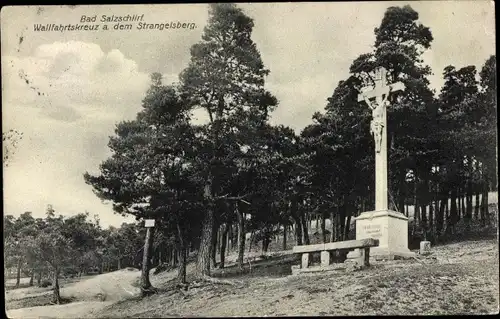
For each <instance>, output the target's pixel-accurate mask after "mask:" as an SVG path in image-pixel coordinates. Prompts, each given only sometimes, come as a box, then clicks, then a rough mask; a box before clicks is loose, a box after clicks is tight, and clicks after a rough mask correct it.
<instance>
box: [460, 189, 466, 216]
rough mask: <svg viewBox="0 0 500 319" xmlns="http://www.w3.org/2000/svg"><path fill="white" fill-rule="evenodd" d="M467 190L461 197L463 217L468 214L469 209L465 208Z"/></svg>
mask: <svg viewBox="0 0 500 319" xmlns="http://www.w3.org/2000/svg"><path fill="white" fill-rule="evenodd" d="M465 194H466V192H465V190H464V191H463V194H462V196H461V197H460V206H461V208H462V209H461V216H462V218H465V216H466V214H467V211H466V209H465Z"/></svg>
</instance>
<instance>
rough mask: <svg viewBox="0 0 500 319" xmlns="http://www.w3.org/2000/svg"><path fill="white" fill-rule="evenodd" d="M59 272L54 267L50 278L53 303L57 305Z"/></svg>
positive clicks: (59, 300) (57, 268)
mask: <svg viewBox="0 0 500 319" xmlns="http://www.w3.org/2000/svg"><path fill="white" fill-rule="evenodd" d="M59 271H60V270H59V267H57V266H56V267H54V274H53V277H52V290H53V292H54V295H53V296H54V299H53V302H54V303H55V304H58V305H59V304H60V303H61V294H60V291H59Z"/></svg>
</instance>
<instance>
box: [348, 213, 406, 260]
mask: <svg viewBox="0 0 500 319" xmlns="http://www.w3.org/2000/svg"><path fill="white" fill-rule="evenodd" d="M364 238H375V239H378V240H379V246H378V247H373V248H371V249H370V257H373V258H374V259H378V260H380V259H388V260H393V259H400V258H403V259H405V258H413V257H415V253H414V252H411V251H410V250H409V249H408V218H407V217H406V216H404V215H403V214H401V213H398V212H395V211H391V210H381V211H370V212H364V213H362V214H361V215H359V216H358V217H357V218H356V239H364ZM349 257H352V254H351V256H349Z"/></svg>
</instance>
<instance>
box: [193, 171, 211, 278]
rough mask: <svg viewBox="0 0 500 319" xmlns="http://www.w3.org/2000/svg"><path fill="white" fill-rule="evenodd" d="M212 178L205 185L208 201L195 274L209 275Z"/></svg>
mask: <svg viewBox="0 0 500 319" xmlns="http://www.w3.org/2000/svg"><path fill="white" fill-rule="evenodd" d="M211 185H212V178H211V177H209V179H208V183H207V184H206V185H205V189H204V198H205V200H206V201H207V202H208V203H207V205H206V206H207V207H206V213H205V218H204V220H203V224H202V232H201V242H200V249H199V250H198V259H197V261H196V270H195V276H197V277H204V276H210V248H211V246H212V236H213V233H212V226H213V224H214V219H215V218H214V214H215V212H214V207H213V197H212V186H211Z"/></svg>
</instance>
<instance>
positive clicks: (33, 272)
mask: <svg viewBox="0 0 500 319" xmlns="http://www.w3.org/2000/svg"><path fill="white" fill-rule="evenodd" d="M34 281H35V268H33V269H31V277H30V283H29V285H30V287H33V283H34Z"/></svg>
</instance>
